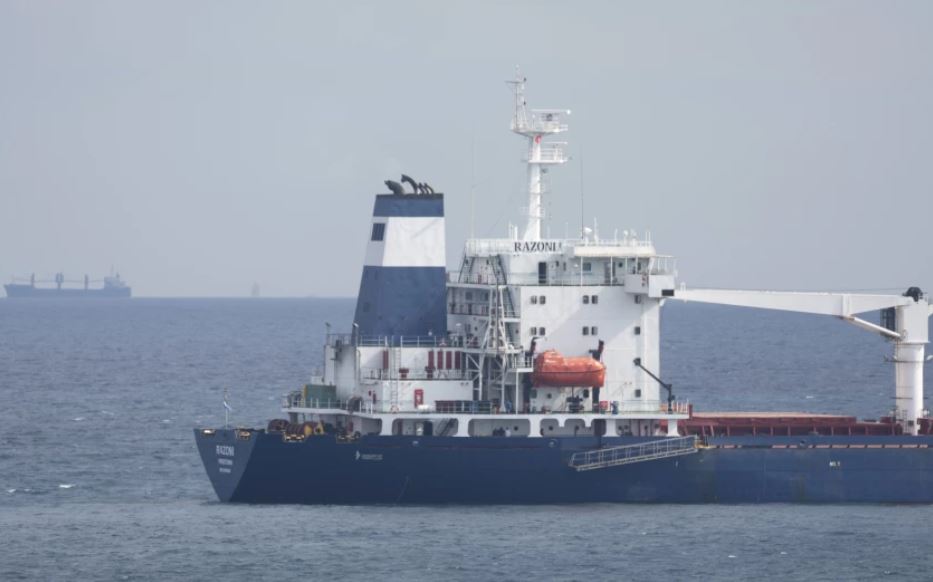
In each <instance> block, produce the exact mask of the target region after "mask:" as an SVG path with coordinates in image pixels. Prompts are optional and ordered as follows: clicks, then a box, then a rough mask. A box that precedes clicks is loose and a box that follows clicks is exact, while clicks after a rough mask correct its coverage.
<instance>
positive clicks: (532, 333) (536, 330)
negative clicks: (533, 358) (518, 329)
mask: <svg viewBox="0 0 933 582" xmlns="http://www.w3.org/2000/svg"><path fill="white" fill-rule="evenodd" d="M528 331H529V333H531V335H538V328H537V327H533V328H531V329H530V330H528Z"/></svg>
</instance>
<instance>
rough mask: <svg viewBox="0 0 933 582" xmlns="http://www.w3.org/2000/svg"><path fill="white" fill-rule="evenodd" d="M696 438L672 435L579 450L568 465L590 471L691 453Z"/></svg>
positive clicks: (695, 449)
mask: <svg viewBox="0 0 933 582" xmlns="http://www.w3.org/2000/svg"><path fill="white" fill-rule="evenodd" d="M696 440H697V438H696V436H686V437H674V438H668V439H661V440H656V441H649V442H645V443H638V444H634V445H622V446H619V447H608V448H605V449H597V450H594V451H580V452H579V453H574V454H573V455H571V456H570V462H569V463H568V465H569V466H570V467H571V468H572V469H576V470H577V471H591V470H593V469H606V468H608V467H617V466H619V465H629V464H632V463H642V462H645V461H654V460H657V459H667V458H670V457H679V456H682V455H691V454H693V453H695V452H697V447H696Z"/></svg>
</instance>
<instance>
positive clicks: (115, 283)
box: [3, 273, 132, 299]
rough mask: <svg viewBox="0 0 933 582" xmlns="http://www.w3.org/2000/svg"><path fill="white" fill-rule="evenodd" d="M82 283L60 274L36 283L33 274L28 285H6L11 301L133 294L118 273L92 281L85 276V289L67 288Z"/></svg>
mask: <svg viewBox="0 0 933 582" xmlns="http://www.w3.org/2000/svg"><path fill="white" fill-rule="evenodd" d="M101 282H102V283H103V287H95V288H92V287H91V285H92V284H98V283H101ZM37 283H40V284H42V283H54V284H55V286H54V287H40V286H37V285H36V284H37ZM81 283H82V281H68V280H66V279H65V275H64V274H62V273H58V274H56V275H55V279H53V280H51V281H36V276H35V275H34V274H33V275H31V276H30V277H29V282H28V283H18V282H17V280H16V279H13V282H12V283H9V284H7V285H4V286H3V288H4V289H5V290H6V295H7V297H9V298H11V299H21V298H22V299H33V298H35V299H52V298H66V297H67V298H72V297H74V298H95V297H96V298H119V297H129V296H130V295H131V293H132V291H131V288H130V287H129V285H127V284H126V283H125V282H124V281H123V280H122V279H120V274H119V273H117V274H116V275H114V276H111V277H104V278H103V279H99V280H91V279H90V278H89V277H88V276H87V275H85V276H84V281H83V283H84V286H83V287H66V286H65V285H66V284H79V285H80V284H81Z"/></svg>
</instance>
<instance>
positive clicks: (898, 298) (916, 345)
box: [673, 287, 933, 434]
mask: <svg viewBox="0 0 933 582" xmlns="http://www.w3.org/2000/svg"><path fill="white" fill-rule="evenodd" d="M673 298H674V299H678V300H681V301H697V302H701V303H715V304H718V305H734V306H737V307H754V308H757V309H773V310H779V311H794V312H797V313H813V314H817V315H831V316H834V317H838V318H841V319H843V320H844V321H847V322H849V323H852V324H854V325H856V326H858V327H860V328H862V329H867V330H869V331H873V332H877V333H880V334H881V335H883V336H884V337H886V338H887V339H889V340H891V341H893V342H894V358H893V359H892V361H893V362H894V364H895V410H894V416H895V418H896V419H897V420H898V421H899V422H901V424H902V426H903V427H904V432H905V433H909V434H917V429H918V422H917V421H918V419H920V418H922V417H923V416H924V415H925V414H927V412H926V411H925V410H924V409H923V364H924V362H925V361H926V357H925V355H924V350H925V348H926V344H927V342H928V339H929V322H928V320H929V318H930V316H931V315H933V305H930V303H929V302H928V300H927V299H926V298H924V296H923V293H922V292H921V291H920V289H919V288H917V287H911V288H910V289H908V290H907V292H906V293H904V294H903V295H870V294H861V293H812V292H797V291H744V290H737V289H687V288H685V287H681V288H680V289H677V290H676V291H675V293H674V295H673ZM881 309H893V310H894V313H895V317H894V325H893V329H891V328H890V326H888V327H886V326H884V325H876V324H874V323H870V322H868V321H865V320H863V319H859V318H858V317H856V314H859V313H864V312H866V311H878V310H881Z"/></svg>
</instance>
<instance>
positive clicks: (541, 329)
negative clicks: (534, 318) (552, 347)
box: [538, 327, 547, 335]
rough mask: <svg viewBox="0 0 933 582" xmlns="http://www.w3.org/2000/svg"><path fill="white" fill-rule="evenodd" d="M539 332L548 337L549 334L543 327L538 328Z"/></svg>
mask: <svg viewBox="0 0 933 582" xmlns="http://www.w3.org/2000/svg"><path fill="white" fill-rule="evenodd" d="M538 332H539V333H540V334H541V335H547V332H546V331H545V330H544V328H543V327H539V328H538Z"/></svg>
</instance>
